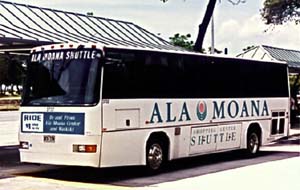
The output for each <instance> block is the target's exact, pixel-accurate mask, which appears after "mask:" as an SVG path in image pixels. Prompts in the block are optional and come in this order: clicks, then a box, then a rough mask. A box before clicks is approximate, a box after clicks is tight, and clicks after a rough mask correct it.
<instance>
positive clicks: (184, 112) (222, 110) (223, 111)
mask: <svg viewBox="0 0 300 190" xmlns="http://www.w3.org/2000/svg"><path fill="white" fill-rule="evenodd" d="M161 107H162V106H159V104H158V103H157V102H156V103H155V104H154V106H153V109H152V114H151V117H150V122H149V123H163V122H176V121H178V122H182V121H190V120H191V113H194V114H196V111H194V112H191V111H190V108H189V107H188V106H187V104H186V102H183V103H182V105H181V107H180V108H179V109H178V110H180V112H179V114H178V115H174V110H173V109H174V108H173V103H172V102H166V103H165V106H164V108H163V109H165V110H166V112H164V113H166V115H163V114H161V109H162V108H161ZM210 107H212V118H211V119H212V120H215V119H228V118H229V119H235V118H238V117H241V118H243V117H262V116H269V108H268V104H267V101H266V100H262V101H261V100H250V101H249V100H248V101H246V100H244V101H242V102H241V103H239V102H237V101H235V100H231V101H228V100H223V101H212V105H211V106H210ZM176 110H177V109H176ZM192 110H197V109H196V108H195V107H193V109H192ZM205 112H207V111H206V110H205ZM196 115H197V114H196ZM198 119H199V120H201V121H203V120H205V119H206V118H199V117H198Z"/></svg>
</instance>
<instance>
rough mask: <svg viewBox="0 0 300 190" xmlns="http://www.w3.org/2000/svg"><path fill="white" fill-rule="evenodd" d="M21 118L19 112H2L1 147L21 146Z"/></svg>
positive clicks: (0, 115) (0, 118)
mask: <svg viewBox="0 0 300 190" xmlns="http://www.w3.org/2000/svg"><path fill="white" fill-rule="evenodd" d="M19 117H20V113H19V112H18V111H0V146H8V145H17V144H19V142H18V131H19V123H20V119H19Z"/></svg>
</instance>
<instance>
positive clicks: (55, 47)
mask: <svg viewBox="0 0 300 190" xmlns="http://www.w3.org/2000/svg"><path fill="white" fill-rule="evenodd" d="M78 47H81V48H96V49H100V50H102V51H103V50H105V49H115V50H117V49H120V50H132V51H149V52H160V53H171V54H182V55H196V56H204V57H211V58H221V59H222V58H223V59H235V60H248V61H255V62H263V63H268V62H269V63H279V64H285V65H287V63H286V62H283V61H276V60H273V61H268V60H258V59H249V58H241V57H233V56H228V55H224V54H213V55H212V54H203V53H198V52H194V51H188V50H184V49H174V50H170V49H153V48H147V47H127V46H115V45H104V44H101V43H61V44H52V45H45V46H39V47H36V48H33V49H32V51H43V50H58V49H76V48H78Z"/></svg>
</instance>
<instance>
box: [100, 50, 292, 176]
mask: <svg viewBox="0 0 300 190" xmlns="http://www.w3.org/2000/svg"><path fill="white" fill-rule="evenodd" d="M105 51H106V56H107V58H109V59H107V60H114V61H111V62H110V63H109V64H105V66H104V78H103V89H102V110H103V112H102V114H103V115H102V118H103V120H102V146H101V159H100V167H110V166H118V165H147V166H148V167H149V168H150V169H152V170H157V169H159V168H160V167H161V164H162V163H163V162H165V161H167V160H172V159H177V158H183V157H189V156H196V155H201V154H208V153H213V152H220V151H225V150H234V149H241V148H242V149H246V150H247V151H248V153H249V154H250V155H255V154H256V153H257V152H258V151H259V147H260V146H261V145H264V144H266V143H269V142H271V141H273V140H276V139H278V138H281V137H283V136H285V135H287V133H288V126H289V123H288V122H289V120H288V116H289V109H288V104H289V99H288V96H289V92H288V77H287V66H286V65H285V64H282V63H272V62H261V61H252V60H242V59H235V58H217V57H210V56H204V55H196V54H188V53H186V54H179V53H164V52H154V51H143V50H125V49H113V48H106V49H105Z"/></svg>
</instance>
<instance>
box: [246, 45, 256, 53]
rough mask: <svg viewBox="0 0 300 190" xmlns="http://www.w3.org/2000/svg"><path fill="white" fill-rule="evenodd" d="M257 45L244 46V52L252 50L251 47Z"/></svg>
mask: <svg viewBox="0 0 300 190" xmlns="http://www.w3.org/2000/svg"><path fill="white" fill-rule="evenodd" d="M255 47H256V46H254V45H251V46H247V47H245V48H243V52H245V51H248V50H251V49H253V48H255Z"/></svg>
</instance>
